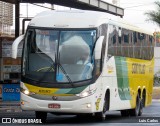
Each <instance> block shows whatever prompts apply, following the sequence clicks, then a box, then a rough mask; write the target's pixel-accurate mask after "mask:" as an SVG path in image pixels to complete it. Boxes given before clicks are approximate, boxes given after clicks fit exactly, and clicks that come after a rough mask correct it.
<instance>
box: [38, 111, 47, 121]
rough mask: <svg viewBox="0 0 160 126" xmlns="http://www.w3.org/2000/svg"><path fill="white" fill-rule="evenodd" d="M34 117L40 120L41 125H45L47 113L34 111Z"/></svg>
mask: <svg viewBox="0 0 160 126" xmlns="http://www.w3.org/2000/svg"><path fill="white" fill-rule="evenodd" d="M35 115H36V119H41V122H42V123H46V120H47V112H39V111H36V112H35Z"/></svg>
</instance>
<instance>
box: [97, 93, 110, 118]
mask: <svg viewBox="0 0 160 126" xmlns="http://www.w3.org/2000/svg"><path fill="white" fill-rule="evenodd" d="M108 110H109V93H107V94H106V96H105V98H104V104H103V111H102V112H97V113H95V117H96V119H97V120H98V121H105V119H106V111H108Z"/></svg>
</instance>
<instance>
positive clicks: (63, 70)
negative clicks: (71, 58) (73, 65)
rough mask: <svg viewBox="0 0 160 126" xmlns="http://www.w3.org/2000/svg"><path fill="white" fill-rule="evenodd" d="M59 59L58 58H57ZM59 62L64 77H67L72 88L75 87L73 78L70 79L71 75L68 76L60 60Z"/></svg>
mask: <svg viewBox="0 0 160 126" xmlns="http://www.w3.org/2000/svg"><path fill="white" fill-rule="evenodd" d="M57 59H58V58H57ZM56 61H57V65H58V66H59V67H60V68H61V70H62V72H63V73H64V75H65V76H66V78H67V80H68V81H69V83H70V84H71V85H72V87H74V84H73V82H72V80H71V78H70V77H69V75H68V74H67V72H66V71H65V69H64V68H63V66H62V65H61V64H60V63H59V60H56Z"/></svg>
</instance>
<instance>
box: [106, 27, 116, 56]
mask: <svg viewBox="0 0 160 126" xmlns="http://www.w3.org/2000/svg"><path fill="white" fill-rule="evenodd" d="M108 38H109V40H108V54H109V55H113V56H115V54H116V49H115V48H116V35H115V30H114V27H113V25H109V37H108Z"/></svg>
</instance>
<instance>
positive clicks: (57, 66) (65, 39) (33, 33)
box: [22, 28, 96, 83]
mask: <svg viewBox="0 0 160 126" xmlns="http://www.w3.org/2000/svg"><path fill="white" fill-rule="evenodd" d="M95 41H96V30H90V29H89V30H74V31H73V30H49V29H47V30H45V29H33V28H32V29H28V31H27V33H26V37H25V45H24V52H23V64H22V75H23V76H24V77H27V78H30V79H32V80H36V81H39V82H49V83H68V82H69V80H71V81H72V82H77V81H83V80H88V79H91V78H92V76H93V75H92V72H93V69H94V58H93V54H92V52H93V51H92V50H93V46H94V43H95ZM68 77H69V79H68Z"/></svg>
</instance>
